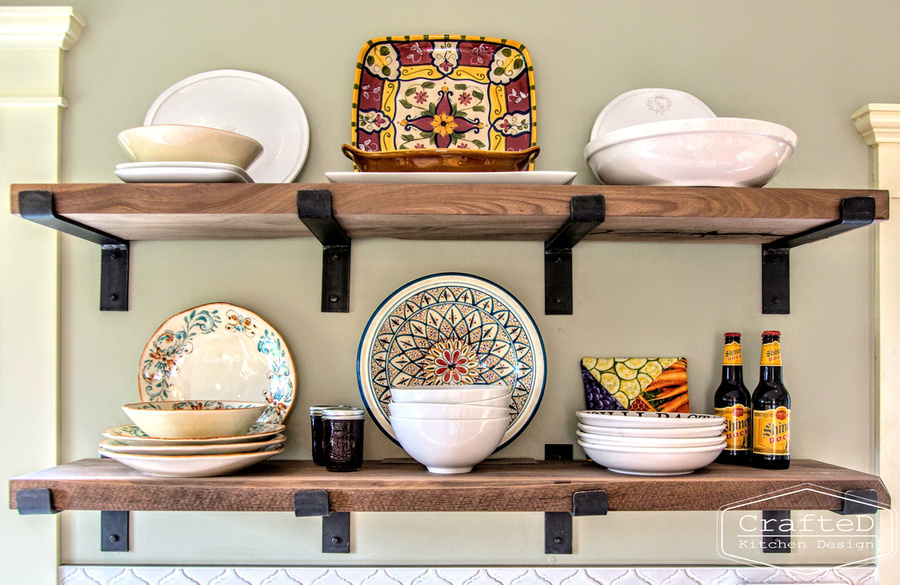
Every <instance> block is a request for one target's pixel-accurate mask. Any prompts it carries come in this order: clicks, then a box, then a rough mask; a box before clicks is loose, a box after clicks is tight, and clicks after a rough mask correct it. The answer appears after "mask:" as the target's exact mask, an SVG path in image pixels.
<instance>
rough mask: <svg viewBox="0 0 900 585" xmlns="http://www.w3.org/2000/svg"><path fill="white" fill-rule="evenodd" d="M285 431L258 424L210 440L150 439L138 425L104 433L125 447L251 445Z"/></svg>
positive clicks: (280, 425) (120, 427)
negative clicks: (238, 432)
mask: <svg viewBox="0 0 900 585" xmlns="http://www.w3.org/2000/svg"><path fill="white" fill-rule="evenodd" d="M282 431H284V425H282V424H267V423H256V424H254V425H253V426H251V427H250V428H249V429H247V431H246V432H245V433H243V434H242V435H238V436H235V437H210V438H208V439H158V438H155V437H150V436H148V435H147V433H145V432H144V431H142V430H141V429H140V428H138V426H137V425H122V426H118V427H110V428H108V429H105V430H104V431H103V436H104V437H106V438H108V439H113V440H115V441H116V442H119V443H122V444H125V445H143V446H147V445H156V446H164V445H193V446H196V445H219V444H225V443H251V442H261V441H268V440H270V439H272V437H274V436H275V435H277V434H278V433H281V432H282Z"/></svg>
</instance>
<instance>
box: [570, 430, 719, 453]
mask: <svg viewBox="0 0 900 585" xmlns="http://www.w3.org/2000/svg"><path fill="white" fill-rule="evenodd" d="M576 434H577V435H578V437H579V440H580V441H582V442H584V443H590V444H591V445H597V446H600V447H607V446H608V447H645V448H650V449H656V448H660V449H682V448H684V447H716V446H719V445H721V444H723V443H724V442H725V436H724V435H721V434H720V435H718V436H715V437H700V438H695V439H670V438H657V439H646V438H639V437H606V436H601V435H591V434H589V433H585V432H582V431H576Z"/></svg>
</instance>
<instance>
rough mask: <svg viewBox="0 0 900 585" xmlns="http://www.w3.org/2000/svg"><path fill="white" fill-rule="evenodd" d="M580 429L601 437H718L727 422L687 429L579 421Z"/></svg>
mask: <svg viewBox="0 0 900 585" xmlns="http://www.w3.org/2000/svg"><path fill="white" fill-rule="evenodd" d="M578 430H579V431H582V432H583V433H586V434H588V435H598V436H601V437H638V438H647V439H660V438H672V439H689V438H698V437H718V436H719V435H721V434H722V431H724V430H725V424H724V423H722V424H719V425H715V426H710V427H697V428H686V429H641V428H619V427H600V426H590V425H586V424H584V423H578Z"/></svg>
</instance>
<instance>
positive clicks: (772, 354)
mask: <svg viewBox="0 0 900 585" xmlns="http://www.w3.org/2000/svg"><path fill="white" fill-rule="evenodd" d="M759 365H761V366H780V365H781V342H778V341H771V342H769V343H764V344H763V346H762V355H761V356H760V358H759Z"/></svg>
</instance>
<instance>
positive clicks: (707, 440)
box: [575, 410, 725, 475]
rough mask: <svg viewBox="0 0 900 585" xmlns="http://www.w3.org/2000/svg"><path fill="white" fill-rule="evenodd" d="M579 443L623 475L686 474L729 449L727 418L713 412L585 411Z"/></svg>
mask: <svg viewBox="0 0 900 585" xmlns="http://www.w3.org/2000/svg"><path fill="white" fill-rule="evenodd" d="M575 415H576V416H577V417H578V430H577V431H576V432H577V434H578V437H579V439H578V444H579V445H580V446H581V448H582V449H584V452H585V453H586V454H587V456H588V457H590V458H591V460H593V461H594V462H596V463H598V464H600V465H602V466H604V467H606V468H607V469H609V470H610V471H615V472H617V473H628V474H632V475H684V474H688V473H692V472H694V471H696V470H697V469H700V468H702V467H706V466H707V465H709V464H710V463H712V462H713V461H715V460H716V457H718V456H719V453H721V452H722V450H723V449H724V448H725V436H724V434H723V431H724V430H725V419H723V418H722V417H720V416H716V415H712V414H694V413H668V412H633V411H627V410H581V411H578V412H576V413H575Z"/></svg>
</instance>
